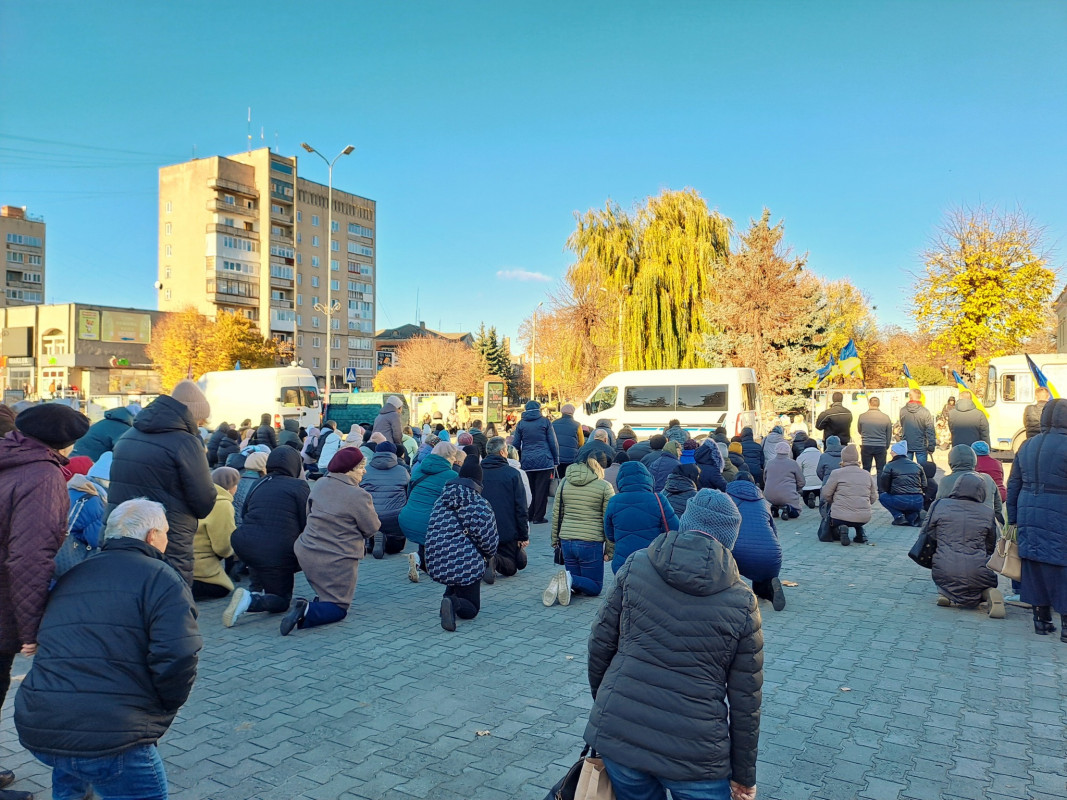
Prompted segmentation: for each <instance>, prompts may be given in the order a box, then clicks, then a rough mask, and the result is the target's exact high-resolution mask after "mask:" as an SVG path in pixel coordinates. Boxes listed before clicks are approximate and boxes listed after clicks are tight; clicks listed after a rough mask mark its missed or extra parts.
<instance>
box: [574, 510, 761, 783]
mask: <svg viewBox="0 0 1067 800" xmlns="http://www.w3.org/2000/svg"><path fill="white" fill-rule="evenodd" d="M740 525H741V515H740V514H739V513H738V511H737V508H736V507H735V506H734V504H733V502H732V501H731V500H730V498H728V497H727V496H726V495H724V494H723V493H722V492H719V491H716V490H714V489H702V490H700V491H699V492H697V494H696V495H694V496H693V498H692V499H690V501H689V505H688V506H687V507H686V511H685V513H684V514H683V515H682V520H681V530H678V531H668V532H667V533H664V534H662V535H660V536H658V537H657V538H656V539H655V541H653V542H652V544H650V545H649V546H648V547H647V548H645V549H643V550H638V551H637V552H636V553H634V554H633V555H632V556H630V558H629V559H627V561H626V563H625V564H623V565H622V567H621V568H620V569H619V571H618V572H617V573H616V575H615V585H614V587H613V588H612V590H611V593H610V595H609V596H608V598H607V599H606V600H605V601H604V604H603V606H602V607H601V609H600V612H599V614H598V615H597V619H596V622H595V623H594V624H593V632H592V635H591V636H590V638H589V686H590V688H591V689H592V693H593V709H592V711H591V713H590V715H589V724H588V725H587V727H586V729H585V741H586V742H587V743H588V744H589V745H590V746H591V747H594V748H595V749H596V751H597V753H599V754H600V757H601V758H602V759H603V760H604V767H605V769H606V770H607V773H608V777H609V778H610V779H611V784H612V787H613V788H614V790H615V795H616V796H617V797H618V798H619V800H631V799H632V798H638V797H640V798H644V797H665V796H666V790H667V789H670V790H671V793H672V794H673V795H674V796H675V797H682V796H684V797H704V798H712V797H714V798H726V797H733V798H735V800H742V798H743V799H744V800H749V798H754V797H755V796H756V789H755V786H756V749H757V748H756V746H757V742H758V739H759V710H760V702H761V689H762V685H763V635H762V632H761V623H760V612H759V608H758V607H757V604H756V598H755V596H754V595H753V594H752V591H751V590H750V589H749V588H748V586H747V585H746V584H745V582H744V581H743V580H742V579H741V576H740V574H738V571H737V565H736V563H735V562H734V559H733V556H732V555H730V548H731V547H732V546H733V544H734V542H735V541H736V539H737V535H738V529H739V527H740ZM622 620H625V623H624V624H623V623H622ZM694 631H699V632H701V633H700V635H694ZM649 687H653V690H652V691H650V689H649ZM694 698H700V700H699V702H696V701H694ZM727 698H728V700H729V705H728V706H727ZM649 731H669V732H670V735H669V736H666V735H660V736H649V735H648V733H649Z"/></svg>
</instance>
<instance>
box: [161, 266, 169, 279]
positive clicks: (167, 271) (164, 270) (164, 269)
mask: <svg viewBox="0 0 1067 800" xmlns="http://www.w3.org/2000/svg"><path fill="white" fill-rule="evenodd" d="M163 277H164V278H169V277H170V267H164V268H163Z"/></svg>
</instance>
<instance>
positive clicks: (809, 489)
mask: <svg viewBox="0 0 1067 800" xmlns="http://www.w3.org/2000/svg"><path fill="white" fill-rule="evenodd" d="M821 457H822V452H821V451H820V450H819V443H818V441H816V440H815V439H808V440H807V446H806V447H805V448H804V450H803V451H802V452H801V454H800V455H798V456H797V464H798V465H800V468H801V469H802V470H803V471H804V488H803V489H802V490H801V492H800V494H801V496H802V497H803V498H804V502H805V503H806V504H807V506H808V508H815V507H816V506H818V505H819V493H820V492H821V491H822V479H821V478H819V475H818V469H819V459H820V458H821Z"/></svg>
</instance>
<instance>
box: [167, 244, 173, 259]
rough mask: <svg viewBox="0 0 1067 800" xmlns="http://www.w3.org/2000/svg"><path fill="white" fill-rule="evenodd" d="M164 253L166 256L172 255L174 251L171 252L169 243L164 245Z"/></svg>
mask: <svg viewBox="0 0 1067 800" xmlns="http://www.w3.org/2000/svg"><path fill="white" fill-rule="evenodd" d="M166 253H167V258H170V257H171V256H172V255H174V253H172V252H171V247H170V245H169V244H168V245H167V247H166Z"/></svg>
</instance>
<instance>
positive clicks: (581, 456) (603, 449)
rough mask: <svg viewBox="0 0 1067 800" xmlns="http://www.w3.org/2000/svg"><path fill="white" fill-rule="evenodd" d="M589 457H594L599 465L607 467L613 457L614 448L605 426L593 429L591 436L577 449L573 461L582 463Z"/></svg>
mask: <svg viewBox="0 0 1067 800" xmlns="http://www.w3.org/2000/svg"><path fill="white" fill-rule="evenodd" d="M590 458H595V459H596V460H597V463H598V464H600V466H601V467H603V468H604V469H607V468H608V467H609V466H610V465H611V462H612V461H613V460H614V459H615V449H614V448H613V447H612V446H611V439H610V436H609V435H608V431H607V429H606V428H597V429H596V430H595V431H593V438H592V439H590V440H589V441H588V442H586V443H585V444H584V445H583V446H582V448H581V449H580V450H579V451H578V457H577V458H576V459H574V460H575V463H578V464H584V463H585V462H586V461H588V460H589V459H590Z"/></svg>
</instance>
